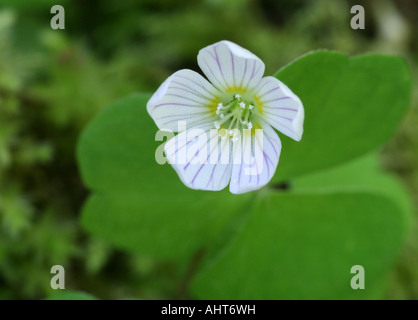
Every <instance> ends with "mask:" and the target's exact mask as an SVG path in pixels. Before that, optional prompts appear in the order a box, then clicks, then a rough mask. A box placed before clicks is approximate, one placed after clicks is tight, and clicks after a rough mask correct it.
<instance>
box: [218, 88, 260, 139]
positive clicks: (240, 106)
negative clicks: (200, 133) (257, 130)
mask: <svg viewBox="0 0 418 320" xmlns="http://www.w3.org/2000/svg"><path fill="white" fill-rule="evenodd" d="M253 110H254V103H249V102H248V101H246V100H245V99H243V98H242V97H241V96H240V95H239V94H235V95H234V96H233V97H232V99H231V100H229V101H228V102H227V103H225V104H223V103H222V102H221V103H219V104H218V107H217V109H216V114H217V116H218V118H217V119H216V121H215V122H214V125H215V128H216V129H220V128H221V127H222V128H224V129H225V130H226V133H227V134H228V135H230V136H232V135H233V130H234V129H238V130H239V131H241V130H243V129H251V128H252V127H253V124H252V122H251V117H252V114H253Z"/></svg>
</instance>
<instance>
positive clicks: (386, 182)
mask: <svg viewBox="0 0 418 320" xmlns="http://www.w3.org/2000/svg"><path fill="white" fill-rule="evenodd" d="M372 163H373V161H372V162H371V161H370V159H366V160H364V161H360V162H356V163H354V164H350V165H349V166H347V167H343V168H338V169H336V170H333V171H330V172H326V173H323V174H322V175H323V177H321V174H316V175H315V176H314V177H312V179H305V180H304V181H302V180H301V181H299V182H297V184H296V186H295V191H294V192H291V193H282V192H275V191H269V192H266V193H264V194H260V195H259V197H258V198H257V200H256V201H255V204H254V206H253V207H252V208H251V210H250V211H249V213H248V214H247V216H246V217H245V219H244V221H243V222H242V224H241V227H240V228H237V229H236V232H235V234H234V235H232V236H231V235H230V236H229V237H228V238H227V239H228V240H227V241H225V242H224V243H223V247H222V250H218V249H217V250H214V251H213V252H212V255H210V256H209V257H208V258H207V259H206V260H205V263H204V264H203V265H202V267H201V269H200V271H199V272H198V274H197V276H196V278H195V282H194V284H193V292H194V294H195V295H196V296H197V297H198V298H203V299H350V298H353V299H363V298H366V299H373V298H380V297H381V296H382V293H383V289H384V284H385V280H386V276H387V274H388V271H389V270H390V267H391V266H392V264H393V262H394V259H395V258H396V255H397V254H398V253H399V250H400V247H401V244H402V242H403V240H404V238H405V235H406V231H407V225H408V221H409V218H410V212H411V211H410V206H409V204H408V201H406V199H405V196H404V195H403V191H402V188H401V187H400V185H399V183H398V182H397V181H396V180H394V179H393V178H391V177H389V176H387V175H385V174H382V173H379V172H378V171H377V170H376V168H373V169H371V168H372V167H371V164H372ZM353 174H354V176H357V177H359V176H367V175H369V174H370V175H371V176H372V177H373V178H372V179H369V178H365V179H364V178H363V179H359V180H355V179H353ZM333 178H334V179H333ZM315 180H319V181H323V182H325V184H324V185H322V184H315V182H314V181H315ZM344 181H345V183H344ZM338 182H341V185H338V186H337V187H335V186H336V185H337V184H338ZM389 191H390V192H389ZM391 193H393V194H395V196H392V195H391ZM400 194H401V195H402V196H398V195H400ZM218 247H219V244H218ZM354 265H361V266H363V267H364V269H365V275H366V276H365V278H366V289H365V290H353V289H352V288H351V286H350V280H351V277H352V276H353V274H351V273H350V271H351V268H352V267H353V266H354Z"/></svg>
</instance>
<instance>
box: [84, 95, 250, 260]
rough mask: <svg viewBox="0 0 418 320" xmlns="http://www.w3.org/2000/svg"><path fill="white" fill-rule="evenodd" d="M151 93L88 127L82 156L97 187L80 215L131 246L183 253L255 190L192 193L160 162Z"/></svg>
mask: <svg viewBox="0 0 418 320" xmlns="http://www.w3.org/2000/svg"><path fill="white" fill-rule="evenodd" d="M148 99H149V96H148V95H140V94H137V95H132V96H130V97H128V98H126V99H123V100H121V101H119V102H117V103H115V104H114V105H112V106H110V107H108V108H106V109H105V110H104V111H103V112H102V113H101V114H100V115H99V116H98V117H97V118H96V119H94V120H93V121H92V123H91V124H90V125H89V126H88V128H87V129H86V130H85V132H84V133H83V135H82V137H81V139H80V143H79V148H78V159H79V164H80V169H81V172H82V175H83V178H84V182H85V184H86V185H87V186H88V187H89V188H90V189H91V190H92V191H93V195H92V196H91V197H90V199H89V200H88V201H87V203H86V205H85V207H84V209H83V215H82V224H83V226H84V227H85V228H86V229H87V230H88V231H90V232H92V233H94V234H96V235H98V236H101V237H102V238H106V239H107V240H108V241H110V242H111V243H113V244H115V245H117V246H119V247H122V248H125V249H129V250H133V251H137V252H141V253H143V254H148V255H150V256H153V257H162V258H184V257H185V256H188V255H190V254H191V253H194V252H196V251H198V250H199V249H200V248H201V247H202V246H203V245H204V244H206V243H207V242H210V240H211V239H212V238H213V237H215V236H216V234H217V233H219V232H220V231H221V230H222V229H223V227H224V225H225V224H226V223H228V222H229V220H230V219H231V217H233V216H234V215H236V214H237V213H238V212H239V210H241V209H242V208H243V207H244V206H245V205H246V204H247V202H248V199H249V198H251V195H248V194H247V195H241V196H235V197H233V196H230V195H228V194H226V193H227V192H226V191H225V192H216V193H214V192H203V191H191V190H189V189H188V188H186V187H185V186H184V185H183V184H182V183H181V182H180V180H179V179H178V177H177V175H176V174H175V172H174V170H172V169H171V167H170V166H169V165H159V164H157V162H156V160H155V150H156V148H157V147H158V146H159V145H160V144H161V143H162V142H160V141H155V133H156V130H157V129H156V127H155V125H154V124H153V122H152V120H151V118H150V117H149V116H148V114H147V112H146V108H145V104H146V101H147V100H148Z"/></svg>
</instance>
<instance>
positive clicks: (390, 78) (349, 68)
mask: <svg viewBox="0 0 418 320" xmlns="http://www.w3.org/2000/svg"><path fill="white" fill-rule="evenodd" d="M276 77H277V78H278V79H280V80H281V81H283V82H284V83H286V84H287V85H288V86H289V88H291V89H292V91H293V92H294V93H295V94H297V95H298V96H299V98H300V99H301V100H302V102H303V105H304V107H305V124H304V134H303V138H302V140H301V141H300V142H298V143H294V142H293V141H292V140H290V139H288V138H287V137H285V136H283V135H282V136H280V138H281V139H282V144H283V147H282V155H281V158H280V162H279V166H278V169H277V172H276V175H275V177H274V178H273V181H276V182H277V181H280V180H286V179H291V178H293V177H296V176H299V175H302V174H306V173H310V172H314V171H318V170H321V169H326V168H329V167H331V166H335V165H338V164H341V163H343V162H346V161H350V160H352V159H354V158H356V157H359V156H361V155H363V154H366V153H368V152H370V151H372V150H374V149H376V148H377V147H379V146H380V145H381V144H383V143H384V142H385V141H387V140H388V139H389V138H390V137H391V136H392V135H393V134H394V132H395V130H396V128H397V126H398V125H399V122H400V120H401V119H402V117H403V115H404V114H405V111H406V110H407V108H408V107H409V99H410V95H411V77H410V74H409V71H408V68H407V66H406V64H405V62H404V61H403V59H402V58H399V57H395V56H385V55H378V54H367V55H361V56H356V57H352V58H348V57H347V56H345V55H343V54H341V53H337V52H331V51H316V52H313V53H309V54H307V55H305V56H303V57H301V58H299V59H297V60H296V61H294V62H292V63H290V64H289V65H287V66H286V67H284V68H283V69H282V70H280V71H279V72H278V73H277V74H276Z"/></svg>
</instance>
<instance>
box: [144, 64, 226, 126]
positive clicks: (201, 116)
mask: <svg viewBox="0 0 418 320" xmlns="http://www.w3.org/2000/svg"><path fill="white" fill-rule="evenodd" d="M219 101H220V94H219V92H218V91H217V89H216V88H214V87H213V86H212V85H211V84H210V83H209V82H208V81H207V80H206V79H205V78H203V77H202V76H201V75H200V74H198V73H197V72H194V71H192V70H186V69H184V70H180V71H177V72H176V73H174V74H173V75H171V76H170V77H169V78H167V79H166V80H165V81H164V82H163V84H162V85H161V86H160V87H159V88H158V90H157V91H156V92H155V93H154V95H153V96H152V97H151V99H150V100H149V101H148V103H147V110H148V113H149V114H150V115H151V117H152V118H153V119H154V121H155V123H156V124H157V126H158V128H159V129H168V130H171V131H173V132H177V131H178V130H177V128H178V121H186V125H187V127H188V128H192V127H196V128H205V129H209V128H211V127H213V122H214V115H215V112H216V106H217V104H218V102H219Z"/></svg>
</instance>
